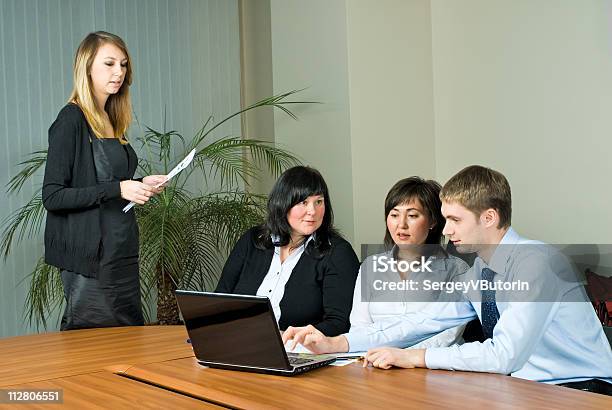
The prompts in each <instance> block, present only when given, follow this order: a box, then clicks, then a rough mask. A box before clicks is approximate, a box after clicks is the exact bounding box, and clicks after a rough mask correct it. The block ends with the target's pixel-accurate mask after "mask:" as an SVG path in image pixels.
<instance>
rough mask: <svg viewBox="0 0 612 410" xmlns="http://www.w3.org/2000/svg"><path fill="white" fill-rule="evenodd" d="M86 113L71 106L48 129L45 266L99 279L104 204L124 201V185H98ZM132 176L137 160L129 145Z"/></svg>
mask: <svg viewBox="0 0 612 410" xmlns="http://www.w3.org/2000/svg"><path fill="white" fill-rule="evenodd" d="M92 138H96V137H95V136H94V135H93V134H92V133H91V131H90V128H89V125H88V123H87V120H86V119H85V114H83V111H81V109H80V108H79V106H78V105H75V104H68V105H66V106H65V107H64V108H62V110H61V111H60V112H59V114H58V115H57V119H56V120H55V122H54V123H53V124H52V125H51V127H50V128H49V149H48V151H47V163H46V165H45V177H44V180H43V187H42V201H43V206H44V207H45V209H46V210H47V220H46V225H45V262H47V263H48V264H49V265H53V266H56V267H58V268H60V269H67V270H70V271H73V272H78V273H81V274H83V275H85V276H89V277H96V273H97V271H98V265H99V261H100V260H99V258H100V255H99V249H100V243H101V241H102V231H101V227H100V204H101V203H102V202H105V201H108V200H109V199H113V198H119V197H120V196H121V188H120V186H119V182H107V183H101V184H99V183H98V182H97V178H96V165H95V163H94V157H93V151H92V147H91V141H92ZM127 148H128V155H129V156H130V161H129V163H130V167H131V168H130V170H129V172H130V174H133V173H134V171H135V170H136V166H137V164H138V158H137V157H136V153H135V152H134V150H133V149H132V147H131V146H129V145H128V147H127Z"/></svg>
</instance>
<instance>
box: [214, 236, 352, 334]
mask: <svg viewBox="0 0 612 410" xmlns="http://www.w3.org/2000/svg"><path fill="white" fill-rule="evenodd" d="M258 232H260V229H259V228H258V227H255V228H251V229H250V230H248V231H247V232H246V233H245V234H244V235H243V236H242V238H240V240H239V241H238V242H237V243H236V245H235V246H234V249H233V250H232V252H231V254H230V256H229V258H228V259H227V262H226V263H225V266H224V267H223V273H222V274H221V279H220V280H219V284H218V285H217V289H216V292H220V293H236V294H243V295H255V294H256V293H257V289H259V286H260V285H261V283H262V282H263V279H264V277H265V276H266V274H267V273H268V270H269V269H270V264H271V263H272V257H273V255H274V248H271V249H265V250H262V249H259V248H257V247H255V235H256V234H257V233H258ZM311 244H312V242H311ZM358 271H359V260H358V259H357V255H355V252H354V251H353V248H352V247H351V244H350V243H348V242H347V241H346V240H344V239H343V238H341V237H339V236H337V235H333V236H332V237H331V249H330V251H329V252H328V253H327V254H326V255H325V256H323V257H321V258H315V257H314V256H312V255H311V254H310V253H309V251H308V249H307V250H306V251H305V252H304V253H303V254H302V256H301V257H300V260H299V261H298V263H297V264H296V265H295V267H294V268H293V271H292V272H291V276H290V278H289V280H288V281H287V285H286V286H285V293H284V294H283V299H282V300H281V302H280V310H281V317H280V320H279V327H280V329H281V330H285V329H286V328H287V327H288V326H305V325H308V324H311V325H314V326H315V327H316V328H317V329H318V330H320V331H321V332H323V333H324V334H325V335H327V336H336V335H340V334H342V333H346V332H348V330H349V328H350V326H351V324H350V321H349V315H350V313H351V307H352V304H353V291H354V288H355V279H356V278H357V273H358Z"/></svg>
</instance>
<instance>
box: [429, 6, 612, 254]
mask: <svg viewBox="0 0 612 410" xmlns="http://www.w3.org/2000/svg"><path fill="white" fill-rule="evenodd" d="M610 4H611V3H610V2H609V1H600V0H582V1H574V0H548V1H544V0H540V1H532V0H519V1H511V2H509V1H491V0H463V1H461V2H455V1H443V0H433V1H432V2H431V15H432V24H431V26H432V33H433V34H432V37H433V47H432V48H433V67H434V101H435V104H434V112H435V117H436V123H435V124H436V174H437V176H438V177H439V178H440V179H441V180H446V179H447V178H448V177H449V176H451V175H452V174H453V173H455V172H456V171H457V170H459V169H461V168H462V167H464V166H466V165H468V164H472V163H479V164H483V165H487V166H490V167H493V168H496V169H498V170H499V171H501V172H503V173H504V174H505V175H506V176H507V177H508V179H509V181H510V184H511V186H512V189H513V204H514V215H513V225H514V226H515V227H516V228H517V229H518V230H519V231H520V232H522V233H523V234H524V235H528V236H530V237H534V238H538V239H542V240H545V241H548V242H554V243H609V242H610V230H611V229H612V213H611V212H610V204H612V192H611V190H610V187H611V186H612V184H611V182H610V178H611V177H612V161H611V160H610V153H611V152H612V115H611V113H612V61H611V50H612V36H611V33H610V15H611V14H610Z"/></svg>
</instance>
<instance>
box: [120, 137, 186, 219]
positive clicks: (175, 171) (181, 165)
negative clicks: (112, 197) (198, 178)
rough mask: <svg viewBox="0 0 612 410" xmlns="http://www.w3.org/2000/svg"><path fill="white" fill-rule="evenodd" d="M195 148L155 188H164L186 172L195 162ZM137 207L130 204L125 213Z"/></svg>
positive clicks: (132, 203) (124, 210) (124, 209)
mask: <svg viewBox="0 0 612 410" xmlns="http://www.w3.org/2000/svg"><path fill="white" fill-rule="evenodd" d="M195 151H196V150H195V148H194V149H192V150H191V152H189V154H187V156H186V157H185V158H184V159H183V160H182V161H181V162H179V163H178V164H177V166H175V167H174V168H172V171H170V172H168V175H166V180H165V181H164V182H162V183H161V184H157V185H155V187H154V188H159V187H160V186H162V185H163V184H165V183H166V182H168V181H170V180H171V179H172V178H173V177H175V176H176V175H177V174H178V173H179V172H181V171H182V170H184V169H185V168H187V166H188V165H189V164H190V163H191V161H193V157H194V156H195ZM134 205H136V204H135V203H134V202H130V203H129V204H127V205H126V206H125V207H124V208H123V212H127V211H129V210H130V209H132V207H133V206H134Z"/></svg>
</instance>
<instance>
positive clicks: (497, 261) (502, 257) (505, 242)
mask: <svg viewBox="0 0 612 410" xmlns="http://www.w3.org/2000/svg"><path fill="white" fill-rule="evenodd" d="M520 240H521V237H520V235H519V234H518V233H517V232H516V231H515V230H514V229H512V227H510V228H508V230H507V231H506V233H505V234H504V236H503V237H502V239H501V241H499V244H498V246H497V247H496V248H495V251H494V252H493V255H492V256H491V260H489V263H488V264H487V263H486V262H485V261H484V260H483V259H482V258H480V257H478V261H479V264H478V265H479V268H480V270H482V268H483V267H489V268H490V269H491V270H493V271H494V272H495V273H496V274H498V275H500V276H505V274H506V265H507V264H508V260H509V259H510V256H511V255H512V252H513V250H514V248H515V246H513V245H516V244H518V243H519V242H520ZM499 245H501V246H499Z"/></svg>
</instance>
